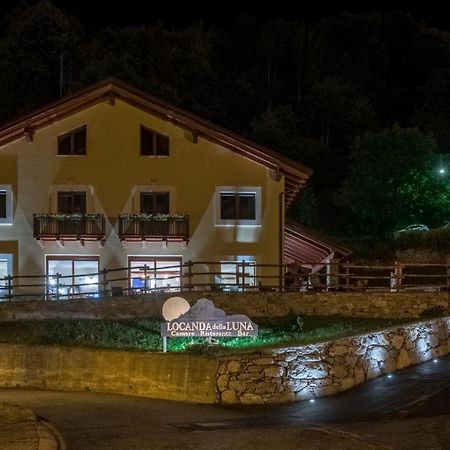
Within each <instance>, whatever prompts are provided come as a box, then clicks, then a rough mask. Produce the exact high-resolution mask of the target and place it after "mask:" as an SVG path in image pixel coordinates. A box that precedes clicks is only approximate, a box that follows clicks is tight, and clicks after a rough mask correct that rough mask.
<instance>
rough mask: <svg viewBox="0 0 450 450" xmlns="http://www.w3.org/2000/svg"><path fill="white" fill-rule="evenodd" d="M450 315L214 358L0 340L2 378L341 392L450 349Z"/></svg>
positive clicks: (249, 399)
mask: <svg viewBox="0 0 450 450" xmlns="http://www.w3.org/2000/svg"><path fill="white" fill-rule="evenodd" d="M449 336H450V317H447V318H443V319H433V320H429V321H426V322H420V323H415V324H411V325H407V326H402V327H396V328H390V329H387V330H383V331H378V332H373V333H366V334H364V335H360V336H353V337H349V338H343V339H338V340H336V341H332V342H325V343H319V344H314V345H305V346H298V347H287V348H279V349H273V350H267V351H263V352H257V353H247V354H245V353H243V354H239V355H230V356H227V357H223V358H219V359H218V360H216V359H209V358H203V357H196V356H191V355H181V354H175V353H168V354H167V353H166V354H163V353H137V352H136V353H135V352H119V351H108V350H94V349H86V348H64V347H45V346H33V347H31V346H22V345H4V344H0V386H1V387H19V386H21V387H38V388H48V389H60V390H73V391H81V390H92V391H97V392H109V393H118V394H127V395H140V396H144V397H153V398H163V399H168V400H179V401H190V402H197V403H216V402H217V403H225V404H239V403H241V404H258V403H261V404H262V403H284V402H292V401H298V400H304V399H308V398H312V397H320V396H325V395H331V394H335V393H337V392H340V391H344V390H346V389H349V388H351V387H353V386H355V385H357V384H360V383H362V382H364V381H366V380H369V379H371V378H375V377H377V376H380V375H383V374H386V373H390V372H393V371H395V370H397V369H402V368H404V367H408V366H410V365H413V364H418V363H420V362H424V361H427V360H429V359H431V358H434V357H438V356H443V355H446V354H448V353H449V352H450V337H449Z"/></svg>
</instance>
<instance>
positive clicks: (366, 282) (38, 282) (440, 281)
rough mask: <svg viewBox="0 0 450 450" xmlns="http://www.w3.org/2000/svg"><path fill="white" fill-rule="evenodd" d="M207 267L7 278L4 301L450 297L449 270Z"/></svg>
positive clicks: (1, 287)
mask: <svg viewBox="0 0 450 450" xmlns="http://www.w3.org/2000/svg"><path fill="white" fill-rule="evenodd" d="M225 264H226V270H225V271H224V266H223V265H224V262H217V261H206V262H192V261H188V262H186V263H183V264H181V263H180V264H178V263H177V264H176V263H174V264H173V265H171V266H164V267H150V266H147V265H142V266H139V267H123V268H117V269H103V270H100V271H99V272H95V273H83V274H75V275H74V274H71V275H62V274H59V273H56V274H52V275H33V276H6V277H4V278H3V279H0V300H1V301H9V300H33V299H34V300H42V299H45V300H67V299H76V298H94V299H95V298H105V297H111V296H120V295H141V294H151V293H156V292H189V291H225V292H232V291H237V292H246V291H278V292H280V291H281V292H299V293H302V292H303V293H307V292H311V291H348V292H369V291H372V292H376V291H379V292H407V291H448V290H449V287H450V266H449V265H446V264H401V263H394V264H391V265H358V264H353V263H339V262H331V263H312V264H305V263H304V264H301V265H295V264H288V265H282V266H279V265H278V264H256V263H254V262H252V261H240V262H226V263H225Z"/></svg>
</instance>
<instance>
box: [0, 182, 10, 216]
mask: <svg viewBox="0 0 450 450" xmlns="http://www.w3.org/2000/svg"><path fill="white" fill-rule="evenodd" d="M12 219H13V218H12V194H11V186H10V185H4V184H0V225H2V224H3V225H12V222H13V220H12Z"/></svg>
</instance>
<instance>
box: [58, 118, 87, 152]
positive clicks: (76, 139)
mask: <svg viewBox="0 0 450 450" xmlns="http://www.w3.org/2000/svg"><path fill="white" fill-rule="evenodd" d="M85 154H86V125H84V126H82V127H81V128H77V129H76V130H72V131H69V132H68V133H66V134H63V135H61V136H59V137H58V155H85Z"/></svg>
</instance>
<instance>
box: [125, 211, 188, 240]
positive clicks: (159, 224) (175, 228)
mask: <svg viewBox="0 0 450 450" xmlns="http://www.w3.org/2000/svg"><path fill="white" fill-rule="evenodd" d="M119 238H120V239H122V240H147V239H148V240H179V241H188V240H189V216H187V215H184V216H166V217H164V218H152V217H143V216H141V215H133V214H130V215H128V214H127V215H122V216H120V217H119Z"/></svg>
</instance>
